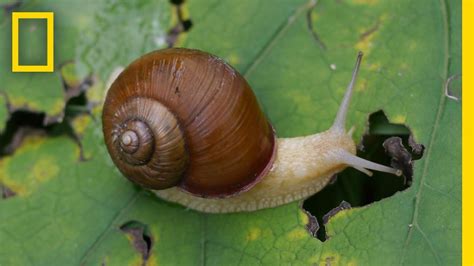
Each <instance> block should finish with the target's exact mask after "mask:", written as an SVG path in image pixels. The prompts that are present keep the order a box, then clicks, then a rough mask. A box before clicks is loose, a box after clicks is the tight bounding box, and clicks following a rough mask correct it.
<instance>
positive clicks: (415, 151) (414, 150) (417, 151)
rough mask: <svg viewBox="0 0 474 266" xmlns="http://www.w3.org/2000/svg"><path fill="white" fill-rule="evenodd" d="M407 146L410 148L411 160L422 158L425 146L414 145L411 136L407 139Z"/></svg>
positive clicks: (414, 142)
mask: <svg viewBox="0 0 474 266" xmlns="http://www.w3.org/2000/svg"><path fill="white" fill-rule="evenodd" d="M408 145H410V147H411V155H412V156H413V160H418V159H420V158H421V157H422V156H423V153H424V151H425V145H423V144H418V143H416V141H415V139H414V138H413V136H412V135H410V136H409V137H408Z"/></svg>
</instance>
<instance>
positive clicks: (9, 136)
mask: <svg viewBox="0 0 474 266" xmlns="http://www.w3.org/2000/svg"><path fill="white" fill-rule="evenodd" d="M63 85H64V90H65V96H64V101H65V102H66V104H65V107H64V110H63V113H62V114H60V115H58V116H52V117H49V116H46V114H45V113H44V112H39V111H36V110H31V109H29V108H28V107H16V106H12V105H11V104H10V102H9V99H8V95H7V94H6V93H2V94H3V96H4V97H5V99H6V102H7V109H8V111H9V119H8V121H7V123H6V126H5V129H4V131H3V132H0V157H2V156H6V155H10V154H13V153H14V151H15V150H16V149H17V148H18V147H19V146H20V145H21V144H22V142H23V140H24V139H25V138H26V137H27V136H32V135H33V136H34V135H37V136H43V135H48V136H59V135H67V136H70V137H71V138H72V139H73V140H74V141H75V142H76V143H77V144H78V146H79V148H80V160H84V158H83V154H82V144H81V142H80V137H79V136H78V135H77V134H76V132H75V131H74V128H73V127H72V125H71V121H72V120H73V119H74V118H76V117H77V116H79V115H84V114H90V110H91V109H92V107H93V106H94V103H91V102H89V100H88V99H87V96H86V91H87V89H89V88H90V87H91V86H92V85H93V80H92V79H91V78H90V77H87V78H85V79H84V80H82V81H81V82H80V83H79V84H78V85H77V86H76V87H72V86H70V85H68V84H67V82H66V81H65V80H63Z"/></svg>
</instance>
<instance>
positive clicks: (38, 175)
mask: <svg viewBox="0 0 474 266" xmlns="http://www.w3.org/2000/svg"><path fill="white" fill-rule="evenodd" d="M58 172H59V167H58V165H57V164H56V162H55V160H54V157H51V156H48V155H43V156H42V157H41V158H40V159H39V160H38V161H36V163H35V165H34V166H33V171H32V173H31V174H32V179H35V180H38V181H40V182H45V181H48V180H50V179H51V178H53V177H55V176H56V175H57V174H58Z"/></svg>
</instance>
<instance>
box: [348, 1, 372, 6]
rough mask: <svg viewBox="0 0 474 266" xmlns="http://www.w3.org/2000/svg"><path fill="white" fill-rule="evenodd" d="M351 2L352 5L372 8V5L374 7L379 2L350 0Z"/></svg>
mask: <svg viewBox="0 0 474 266" xmlns="http://www.w3.org/2000/svg"><path fill="white" fill-rule="evenodd" d="M352 2H353V3H354V4H358V5H370V6H373V5H376V4H378V3H379V0H352Z"/></svg>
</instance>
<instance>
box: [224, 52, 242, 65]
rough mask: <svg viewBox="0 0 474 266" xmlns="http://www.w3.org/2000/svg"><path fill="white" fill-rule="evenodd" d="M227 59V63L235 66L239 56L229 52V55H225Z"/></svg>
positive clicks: (238, 61)
mask: <svg viewBox="0 0 474 266" xmlns="http://www.w3.org/2000/svg"><path fill="white" fill-rule="evenodd" d="M227 61H228V62H229V64H231V65H233V66H235V65H237V64H238V63H240V58H239V56H238V55H236V54H230V55H229V56H227Z"/></svg>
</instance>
